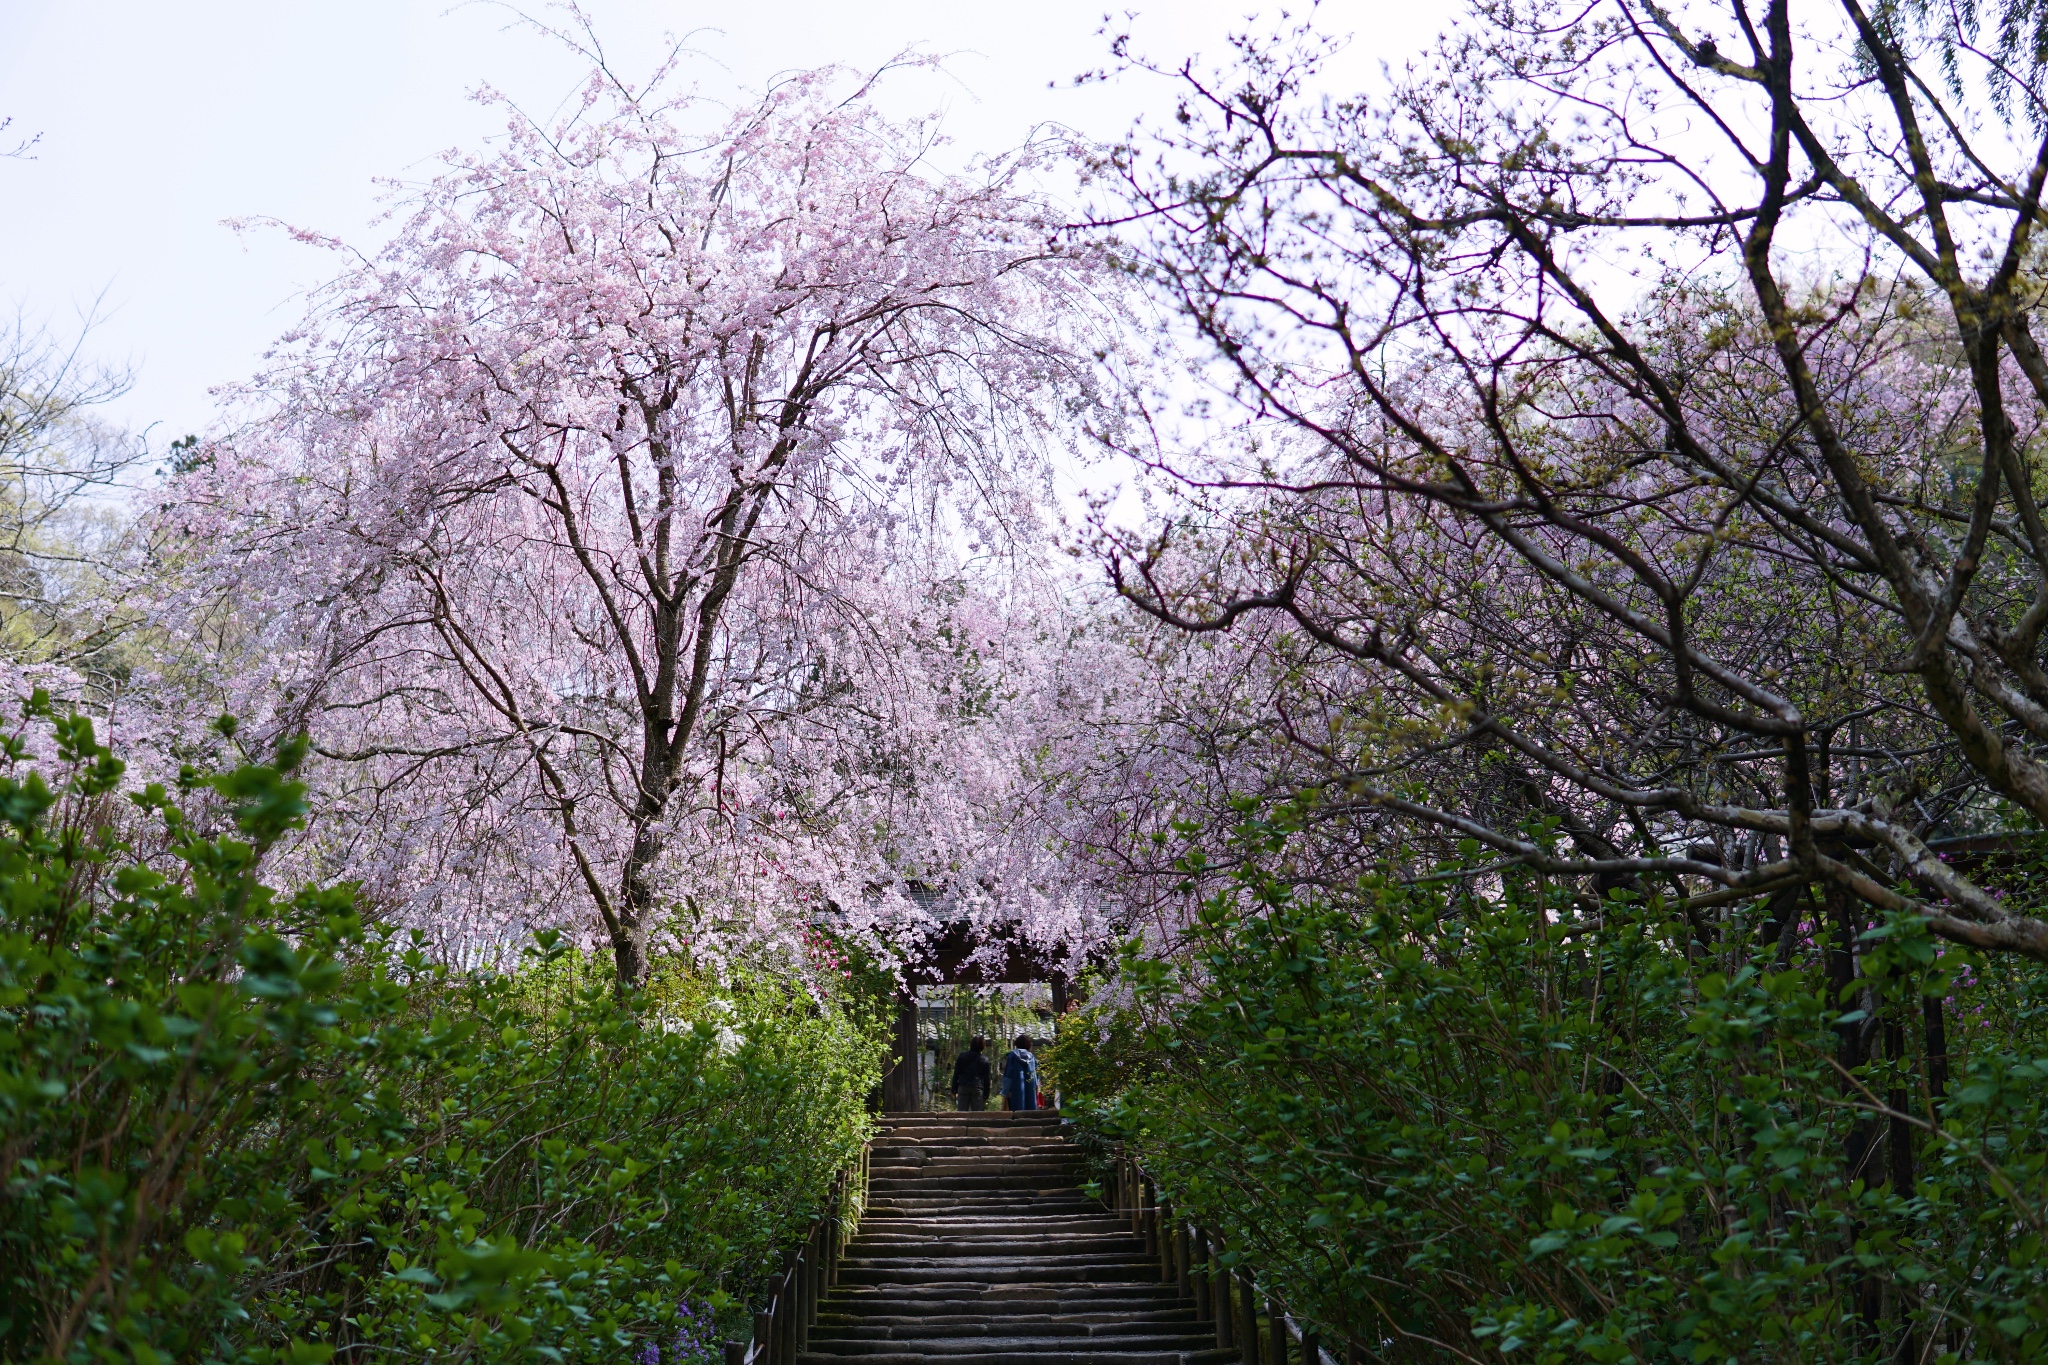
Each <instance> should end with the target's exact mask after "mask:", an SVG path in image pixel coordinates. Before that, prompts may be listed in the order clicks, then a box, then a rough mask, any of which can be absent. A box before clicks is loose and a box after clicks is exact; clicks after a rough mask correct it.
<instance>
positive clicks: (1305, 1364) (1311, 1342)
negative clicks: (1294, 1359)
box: [1301, 1327, 1323, 1365]
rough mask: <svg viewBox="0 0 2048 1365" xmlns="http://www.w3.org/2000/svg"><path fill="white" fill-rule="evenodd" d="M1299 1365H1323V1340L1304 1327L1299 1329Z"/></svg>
mask: <svg viewBox="0 0 2048 1365" xmlns="http://www.w3.org/2000/svg"><path fill="white" fill-rule="evenodd" d="M1301 1365H1323V1339H1322V1337H1321V1336H1320V1335H1319V1334H1317V1333H1315V1332H1312V1331H1310V1330H1309V1329H1308V1328H1306V1327H1304V1328H1302V1329H1301Z"/></svg>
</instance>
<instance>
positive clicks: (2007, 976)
mask: <svg viewBox="0 0 2048 1365" xmlns="http://www.w3.org/2000/svg"><path fill="white" fill-rule="evenodd" d="M1288 823H1289V818H1288V815H1287V813H1286V812H1282V814H1281V816H1280V817H1279V818H1278V819H1277V820H1275V821H1273V822H1264V823H1262V822H1250V823H1248V824H1247V825H1246V826H1245V827H1244V828H1243V829H1242V830H1240V831H1239V833H1240V838H1241V842H1242V845H1243V847H1242V848H1241V849H1240V852H1241V853H1243V854H1244V858H1243V862H1242V864H1241V867H1242V870H1241V871H1239V872H1238V873H1237V874H1236V876H1235V879H1234V882H1233V883H1232V885H1231V887H1230V889H1229V890H1228V891H1226V892H1224V893H1222V894H1219V895H1216V896H1214V897H1212V898H1210V899H1209V900H1207V901H1206V902H1205V903H1204V904H1203V905H1202V906H1201V909H1200V913H1199V916H1198V918H1197V921H1196V923H1195V924H1194V925H1193V927H1192V929H1191V931H1190V935H1189V939H1188V948H1189V952H1188V953H1187V954H1186V955H1185V957H1183V958H1182V959H1180V960H1178V961H1175V962H1171V963H1164V962H1158V961H1147V960H1144V959H1142V958H1140V957H1138V956H1137V955H1136V954H1135V953H1133V954H1131V955H1129V956H1128V957H1127V959H1126V963H1125V971H1126V979H1127V981H1129V982H1130V983H1132V984H1133V985H1134V986H1135V988H1136V995H1135V1005H1134V1006H1133V1007H1132V1008H1131V1009H1129V1010H1127V1011H1126V1012H1125V1014H1124V1015H1123V1017H1122V1020H1121V1021H1118V1020H1115V1019H1109V1020H1098V1021H1097V1027H1096V1028H1095V1029H1094V1030H1092V1031H1090V1030H1086V1029H1078V1028H1077V1029H1074V1030H1071V1031H1068V1032H1066V1033H1063V1035H1062V1039H1061V1043H1060V1061H1061V1065H1062V1067H1063V1068H1068V1067H1071V1068H1072V1069H1071V1070H1063V1075H1065V1076H1067V1077H1068V1078H1069V1079H1068V1080H1067V1084H1068V1085H1069V1086H1070V1087H1071V1088H1072V1089H1074V1090H1079V1089H1081V1088H1082V1086H1081V1080H1080V1078H1081V1077H1083V1076H1084V1075H1085V1076H1090V1077H1093V1078H1094V1080H1095V1084H1094V1085H1093V1086H1092V1087H1091V1089H1092V1093H1091V1094H1090V1095H1089V1096H1088V1097H1087V1098H1086V1107H1087V1110H1088V1112H1089V1114H1090V1115H1091V1117H1092V1120H1093V1122H1094V1123H1095V1124H1096V1125H1097V1126H1099V1127H1101V1128H1102V1129H1103V1130H1105V1131H1106V1132H1108V1133H1109V1134H1111V1135H1114V1136H1120V1137H1122V1138H1124V1139H1125V1140H1127V1141H1129V1142H1132V1143H1134V1144H1135V1145H1136V1147H1137V1148H1138V1149H1139V1151H1140V1153H1141V1154H1142V1156H1143V1158H1144V1160H1145V1161H1146V1163H1147V1165H1148V1166H1149V1167H1150V1169H1151V1170H1152V1171H1153V1172H1154V1173H1155V1174H1156V1175H1157V1176H1158V1177H1159V1178H1160V1180H1161V1183H1162V1185H1163V1187H1164V1188H1165V1190H1166V1191H1167V1193H1168V1194H1169V1195H1171V1196H1172V1197H1173V1198H1174V1199H1175V1200H1176V1201H1177V1202H1178V1203H1179V1204H1180V1206H1181V1207H1182V1209H1183V1210H1184V1211H1186V1212H1187V1213H1189V1214H1191V1215H1193V1216H1196V1217H1199V1218H1200V1219H1201V1220H1202V1221H1203V1222H1205V1223H1207V1224H1209V1225H1211V1226H1216V1227H1220V1228H1221V1229H1222V1230H1223V1232H1224V1233H1225V1235H1226V1237H1227V1238H1228V1239H1229V1241H1230V1242H1231V1244H1232V1245H1233V1247H1234V1248H1237V1249H1239V1251H1241V1252H1242V1253H1244V1254H1245V1255H1246V1257H1247V1259H1248V1260H1249V1262H1250V1263H1251V1264H1252V1265H1253V1266H1254V1267H1256V1268H1257V1269H1258V1271H1259V1273H1260V1274H1261V1275H1262V1277H1263V1278H1265V1279H1266V1281H1267V1282H1268V1284H1269V1285H1270V1287H1272V1288H1274V1289H1276V1290H1277V1291H1278V1292H1279V1293H1280V1294H1281V1295H1282V1297H1283V1298H1284V1299H1285V1300H1286V1301H1287V1302H1288V1303H1289V1304H1290V1305H1291V1306H1292V1307H1293V1308H1294V1309H1295V1310H1296V1311H1297V1312H1301V1313H1304V1314H1306V1315H1307V1316H1308V1317H1309V1318H1310V1319H1312V1320H1314V1321H1317V1322H1319V1323H1321V1324H1323V1325H1325V1326H1326V1327H1328V1328H1330V1329H1332V1330H1333V1331H1334V1332H1336V1333H1338V1334H1341V1335H1345V1336H1348V1337H1349V1338H1350V1339H1351V1340H1352V1341H1353V1342H1354V1343H1356V1344H1357V1345H1358V1346H1359V1347H1360V1348H1361V1349H1362V1350H1363V1351H1364V1352H1365V1354H1366V1355H1367V1356H1369V1357H1371V1358H1374V1359H1382V1360H1390V1361H1396V1360H1398V1361H1423V1360H1428V1361H1439V1360H1443V1359H1446V1358H1449V1356H1447V1354H1446V1351H1445V1348H1446V1346H1449V1347H1454V1348H1455V1349H1456V1350H1457V1351H1458V1352H1460V1353H1462V1355H1461V1356H1460V1358H1465V1359H1478V1358H1483V1357H1485V1356H1488V1355H1492V1354H1494V1353H1496V1352H1497V1353H1499V1354H1500V1355H1502V1356H1505V1357H1506V1358H1507V1359H1509V1360H1517V1361H1531V1362H1545V1363H1546V1365H1547V1363H1549V1362H1565V1361H1580V1360H1590V1361H1601V1362H1607V1361H1664V1360H1669V1361H1733V1360H1738V1359H1739V1360H1743V1361H1751V1360H1770V1361H1871V1362H1875V1361H1878V1360H1892V1359H1924V1360H1948V1361H1952V1360H1964V1359H1969V1360H1979V1359H1982V1360H2001V1361H2022V1360H2039V1359H2042V1358H2044V1357H2048V1244H2044V1240H2043V1238H2044V1231H2048V1222H2044V1215H2048V1011H2044V1006H2048V972H2044V971H2043V969H2042V968H2040V967H2039V966H2037V965H2031V964H2025V963H2019V962H2016V961H2013V960H2010V959H2002V960H1999V961H1996V962H1991V963H1986V962H1983V961H1978V960H1974V959H1971V958H1969V957H1967V956H1966V955H1961V954H1958V953H1957V952H1956V951H1955V950H1954V949H1953V948H1947V949H1945V950H1941V951H1937V945H1936V944H1935V943H1934V941H1933V940H1931V939H1929V938H1928V937H1927V936H1926V935H1925V934H1924V932H1923V931H1922V929H1921V928H1920V925H1919V924H1918V923H1917V922H1916V921H1913V920H1909V919H1894V920H1892V921H1890V922H1888V923H1884V924H1880V925H1879V926H1878V927H1876V928H1875V929H1872V930H1870V931H1869V932H1867V933H1865V934H1864V935H1863V936H1862V942H1861V945H1860V947H1861V950H1862V953H1863V957H1862V960H1861V975H1860V976H1859V977H1858V978H1857V979H1856V981H1855V982H1854V984H1853V986H1852V987H1851V989H1850V991H1849V992H1848V998H1847V999H1846V1000H1837V999H1834V998H1832V997H1834V996H1835V995H1836V992H1835V991H1834V990H1833V989H1832V988H1831V986H1830V982H1829V980H1828V978H1827V976H1826V975H1825V972H1824V967H1825V965H1826V964H1825V959H1824V956H1823V955H1822V954H1821V952H1820V950H1823V949H1825V948H1826V947H1827V944H1826V943H1825V942H1814V941H1813V940H1812V939H1811V937H1810V935H1809V936H1808V937H1807V938H1806V939H1804V940H1802V942H1804V943H1805V945H1806V946H1808V947H1809V948H1811V949H1813V950H1815V951H1814V952H1813V953H1812V954H1806V955H1795V956H1794V959H1793V962H1794V965H1793V966H1792V967H1791V968H1790V969H1788V970H1772V969H1771V966H1772V958H1771V955H1770V954H1768V953H1761V954H1758V955H1757V956H1756V958H1755V960H1754V961H1753V960H1752V959H1751V956H1750V953H1749V952H1748V950H1747V947H1746V945H1745V944H1744V943H1743V942H1742V941H1741V940H1740V939H1739V938H1737V937H1734V935H1735V934H1736V933H1737V930H1736V927H1735V925H1734V924H1733V922H1730V923H1729V924H1727V925H1724V926H1722V927H1721V931H1720V932H1721V933H1722V934H1723V935H1724V936H1725V937H1724V938H1723V939H1722V940H1721V941H1719V942H1717V943H1715V944H1714V945H1713V947H1712V948H1711V949H1709V948H1707V947H1705V946H1703V945H1702V944H1700V943H1699V942H1697V941H1689V939H1690V936H1689V935H1688V936H1686V937H1676V936H1674V933H1673V928H1672V925H1671V923H1670V921H1669V919H1668V918H1666V917H1664V916H1662V915H1661V914H1659V913H1656V909H1657V908H1656V907H1655V906H1651V907H1634V906H1631V905H1629V904H1627V903H1624V902H1621V901H1611V902H1609V903H1608V904H1607V905H1606V906H1604V907H1603V910H1604V915H1603V921H1604V922H1603V923H1601V924H1599V925H1597V926H1595V925H1592V924H1589V923H1588V922H1587V920H1586V919H1585V917H1584V914H1583V910H1574V909H1572V908H1571V903H1570V902H1569V901H1568V900H1567V899H1566V898H1565V896H1564V895H1563V894H1562V893H1561V892H1559V891H1557V890H1556V889H1554V888H1550V887H1546V886H1545V885H1544V884H1543V883H1542V882H1541V881H1540V880H1539V879H1535V878H1531V877H1524V876H1521V875H1518V874H1512V873H1510V874H1507V875H1506V876H1505V877H1504V878H1503V879H1499V880H1496V881H1494V882H1493V883H1492V886H1491V890H1490V891H1489V892H1488V893H1487V894H1483V895H1482V894H1477V893H1476V892H1475V890H1474V887H1475V885H1484V884H1485V883H1484V882H1482V881H1480V880H1479V879H1478V878H1476V877H1464V878H1448V879H1446V880H1445V881H1442V882H1439V883H1435V884H1433V885H1427V886H1423V887H1414V886H1407V887H1403V886H1396V885H1390V884H1386V883H1380V882H1372V883H1366V884H1363V885H1360V886H1359V887H1357V888H1355V890H1353V891H1352V892H1350V893H1347V894H1322V893H1315V894H1310V893H1307V892H1298V891H1297V890H1296V889H1295V888H1294V887H1292V886H1291V885H1289V884H1288V882H1286V881H1284V880H1282V879H1280V878H1278V877H1276V876H1274V875H1273V874H1272V873H1271V872H1270V871H1269V870H1267V869H1269V868H1271V867H1273V866H1276V865H1279V864H1281V863H1282V862H1283V861H1284V847H1285V843H1286V840H1287V837H1288V834H1289V830H1288V828H1287V825H1288ZM1197 865H1198V864H1197ZM1810 928H1811V926H1810V925H1807V926H1796V927H1795V934H1797V933H1800V932H1802V931H1804V930H1807V929H1810ZM1807 956H1812V957H1813V958H1814V960H1813V961H1811V962H1809V961H1807V960H1806V957H1807ZM1928 999H1932V1000H1935V1001H1937V1002H1940V1005H1941V1009H1942V1013H1941V1014H1940V1016H1939V1017H1941V1018H1943V1019H1945V1021H1946V1023H1947V1041H1946V1043H1945V1045H1944V1044H1939V1043H1937V1046H1936V1048H1935V1049H1934V1053H1935V1055H1933V1056H1930V1051H1929V1047H1928V1042H1927V1039H1928V1037H1929V1034H1928V1031H1927V1029H1926V1028H1925V1022H1926V1018H1927V1015H1926V1014H1925V1013H1923V1010H1924V1002H1925V1001H1926V1000H1928ZM1139 1025H1143V1028H1142V1030H1140V1029H1139V1028H1138V1027H1137V1026H1139ZM1852 1035H1853V1036H1854V1037H1857V1038H1864V1039H1868V1038H1876V1039H1877V1040H1879V1042H1878V1045H1877V1046H1875V1047H1869V1048H1866V1049H1865V1050H1864V1052H1863V1055H1866V1056H1867V1055H1869V1054H1870V1053H1872V1052H1874V1053H1876V1054H1877V1056H1878V1058H1879V1060H1870V1061H1862V1062H1859V1063H1858V1064H1856V1065H1854V1066H1853V1067H1850V1068H1847V1069H1844V1068H1843V1067H1840V1066H1838V1065H1837V1063H1838V1062H1839V1061H1840V1060H1841V1058H1842V1056H1843V1051H1842V1050H1843V1048H1844V1046H1845V1038H1846V1037H1848V1036H1852ZM1934 1036H1935V1037H1937V1038H1939V1036H1940V1035H1934ZM1885 1040H1889V1046H1887V1045H1886V1042H1885ZM1091 1050H1092V1051H1093V1053H1094V1055H1093V1056H1092V1058H1084V1057H1082V1056H1081V1055H1080V1054H1082V1053H1086V1052H1089V1051H1091ZM1848 1055H1849V1057H1850V1060H1852V1061H1855V1060H1856V1056H1857V1054H1856V1053H1854V1052H1851V1053H1849V1054H1848ZM1943 1061H1945V1062H1946V1065H1947V1067H1948V1069H1949V1073H1950V1080H1949V1083H1948V1085H1947V1088H1946V1094H1945V1096H1943V1095H1937V1094H1936V1093H1935V1089H1934V1086H1933V1085H1931V1084H1930V1079H1931V1077H1933V1076H1938V1074H1939V1069H1940V1064H1941V1063H1942V1062H1943ZM1902 1350H1906V1351H1908V1354H1904V1355H1901V1354H1900V1352H1901V1351H1902Z"/></svg>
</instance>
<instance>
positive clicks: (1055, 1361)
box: [797, 1340, 1238, 1365]
mask: <svg viewBox="0 0 2048 1365" xmlns="http://www.w3.org/2000/svg"><path fill="white" fill-rule="evenodd" d="M962 1357H966V1358H969V1359H973V1360H976V1361H979V1362H981V1365H1228V1362H1231V1361H1234V1360H1236V1359H1237V1358H1238V1354H1237V1352H1236V1351H1234V1350H1229V1351H1225V1350H1219V1349H1217V1348H1216V1346H1215V1344H1214V1342H1213V1341H1210V1342H1207V1343H1202V1344H1200V1345H1196V1344H1194V1343H1192V1342H1191V1343H1189V1344H1187V1345H1183V1346H1180V1347H1178V1348H1175V1347H1158V1348H1143V1347H1140V1348H1135V1349H1128V1350H1122V1349H1117V1348H1116V1347H1113V1346H1108V1345H1104V1346H1095V1347H1077V1346H1076V1345H1075V1344H1074V1343H1071V1342H1060V1341H1052V1342H1045V1343H1036V1342H1008V1341H992V1340H986V1341H975V1340H968V1341H961V1342H958V1343H951V1344H949V1343H940V1342H920V1343H918V1348H917V1349H916V1350H905V1349H903V1347H902V1346H901V1345H900V1344H898V1345H896V1346H895V1348H894V1349H888V1348H886V1347H883V1348H881V1349H863V1348H862V1347H860V1346H854V1347H852V1348H850V1349H836V1350H810V1351H805V1352H804V1353H802V1354H801V1355H799V1356H798V1357H797V1360H798V1362H799V1365H829V1363H830V1362H832V1361H841V1360H858V1361H861V1362H862V1365H926V1362H928V1361H932V1360H959V1359H961V1358H962Z"/></svg>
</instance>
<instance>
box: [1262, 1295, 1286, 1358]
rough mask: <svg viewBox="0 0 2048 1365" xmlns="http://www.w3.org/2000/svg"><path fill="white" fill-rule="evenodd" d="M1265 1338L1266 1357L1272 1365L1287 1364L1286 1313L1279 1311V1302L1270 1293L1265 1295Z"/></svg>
mask: <svg viewBox="0 0 2048 1365" xmlns="http://www.w3.org/2000/svg"><path fill="white" fill-rule="evenodd" d="M1266 1339H1267V1341H1268V1342H1269V1343H1270V1345H1269V1346H1268V1347H1267V1350H1266V1354H1267V1357H1268V1358H1269V1359H1270V1360H1271V1361H1272V1365H1287V1314H1285V1313H1283V1312H1281V1311H1280V1304H1279V1302H1278V1301H1277V1300H1276V1299H1274V1297H1273V1296H1272V1295H1271V1294H1268V1295H1267V1296H1266Z"/></svg>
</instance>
